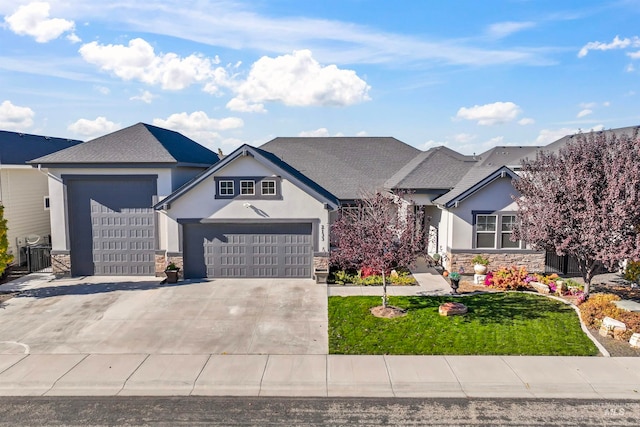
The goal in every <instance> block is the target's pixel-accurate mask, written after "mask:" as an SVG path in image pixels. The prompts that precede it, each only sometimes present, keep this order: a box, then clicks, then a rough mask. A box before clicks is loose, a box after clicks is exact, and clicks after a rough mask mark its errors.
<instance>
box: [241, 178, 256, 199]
mask: <svg viewBox="0 0 640 427" xmlns="http://www.w3.org/2000/svg"><path fill="white" fill-rule="evenodd" d="M254 194H256V182H255V181H240V195H242V196H253V195H254Z"/></svg>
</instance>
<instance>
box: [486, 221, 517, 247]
mask: <svg viewBox="0 0 640 427" xmlns="http://www.w3.org/2000/svg"><path fill="white" fill-rule="evenodd" d="M475 220H476V223H475V226H476V227H475V247H476V248H478V249H519V248H520V247H521V244H520V241H516V242H512V241H511V236H512V235H513V227H514V225H515V223H516V216H515V215H513V214H476V216H475Z"/></svg>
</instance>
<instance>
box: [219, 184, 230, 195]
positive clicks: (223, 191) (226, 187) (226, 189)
mask: <svg viewBox="0 0 640 427" xmlns="http://www.w3.org/2000/svg"><path fill="white" fill-rule="evenodd" d="M219 185H220V188H219V193H220V195H221V196H233V181H220V183H219Z"/></svg>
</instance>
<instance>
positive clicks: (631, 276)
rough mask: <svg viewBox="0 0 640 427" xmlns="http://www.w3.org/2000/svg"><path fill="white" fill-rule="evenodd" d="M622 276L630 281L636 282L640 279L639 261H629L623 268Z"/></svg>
mask: <svg viewBox="0 0 640 427" xmlns="http://www.w3.org/2000/svg"><path fill="white" fill-rule="evenodd" d="M624 278H625V279H626V280H628V281H630V282H637V281H638V279H640V261H629V262H628V263H627V268H625V270H624Z"/></svg>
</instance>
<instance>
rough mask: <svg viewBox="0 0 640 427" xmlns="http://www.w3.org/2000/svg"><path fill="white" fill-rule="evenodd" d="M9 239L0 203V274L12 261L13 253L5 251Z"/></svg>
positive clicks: (7, 247) (2, 207)
mask: <svg viewBox="0 0 640 427" xmlns="http://www.w3.org/2000/svg"><path fill="white" fill-rule="evenodd" d="M8 250H9V240H8V239H7V220H6V219H4V206H2V205H0V276H2V275H3V274H4V270H5V269H6V268H7V267H8V266H9V264H11V262H12V261H13V255H11V254H9V253H7V251H8Z"/></svg>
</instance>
